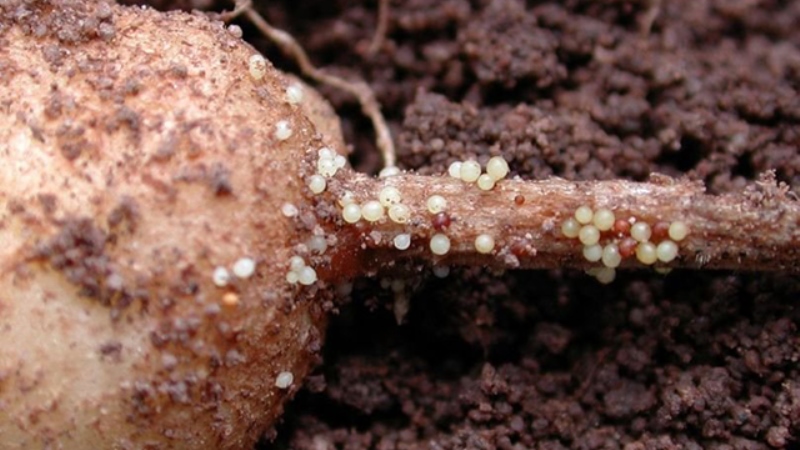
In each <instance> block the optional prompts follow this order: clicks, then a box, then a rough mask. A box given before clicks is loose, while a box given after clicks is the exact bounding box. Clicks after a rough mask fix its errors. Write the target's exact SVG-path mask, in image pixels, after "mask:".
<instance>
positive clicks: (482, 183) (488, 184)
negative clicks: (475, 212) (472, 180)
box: [477, 173, 494, 191]
mask: <svg viewBox="0 0 800 450" xmlns="http://www.w3.org/2000/svg"><path fill="white" fill-rule="evenodd" d="M477 184H478V188H479V189H480V190H482V191H491V190H492V188H494V178H492V177H490V176H489V175H487V174H485V173H484V174H483V175H481V176H479V177H478V183H477Z"/></svg>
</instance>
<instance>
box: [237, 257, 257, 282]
mask: <svg viewBox="0 0 800 450" xmlns="http://www.w3.org/2000/svg"><path fill="white" fill-rule="evenodd" d="M255 272H256V262H255V261H254V260H253V259H252V258H239V259H238V260H237V261H236V262H235V263H234V264H233V274H234V275H236V276H237V277H238V278H250V277H251V276H253V274H254V273H255Z"/></svg>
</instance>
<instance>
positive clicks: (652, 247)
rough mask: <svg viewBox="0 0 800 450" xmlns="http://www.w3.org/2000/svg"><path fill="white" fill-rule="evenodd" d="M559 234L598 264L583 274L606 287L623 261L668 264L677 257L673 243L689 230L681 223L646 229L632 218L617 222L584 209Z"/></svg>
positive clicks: (606, 213) (608, 215) (610, 216)
mask: <svg viewBox="0 0 800 450" xmlns="http://www.w3.org/2000/svg"><path fill="white" fill-rule="evenodd" d="M561 233H562V234H563V235H564V236H565V237H567V238H570V239H578V240H579V241H580V243H581V244H583V257H584V258H585V259H586V260H587V261H589V262H593V263H596V262H601V263H602V266H601V267H596V268H592V269H589V270H588V271H587V272H588V273H589V274H590V275H593V276H594V277H595V278H597V280H598V281H599V282H601V283H603V284H607V283H611V282H612V281H614V278H615V276H616V270H615V269H616V268H617V267H619V265H620V264H621V263H622V261H623V260H624V259H626V258H630V257H632V256H635V257H636V259H637V260H638V261H639V262H640V263H642V264H644V265H647V266H650V265H653V264H655V263H656V262H659V261H660V262H662V263H670V262H672V261H673V260H674V259H675V258H677V256H678V244H677V243H678V242H680V241H682V240H683V239H685V238H686V236H687V235H688V234H689V228H688V227H687V226H686V224H685V223H683V222H681V221H674V222H665V221H660V222H657V223H656V224H655V225H653V226H650V224H649V223H647V222H645V221H643V220H637V218H636V217H629V218H617V217H616V215H615V214H614V212H613V211H611V210H610V209H607V208H601V209H598V210H597V211H594V210H592V208H590V207H589V206H585V205H584V206H580V207H578V208H577V209H576V210H575V214H574V216H573V217H570V218H568V219H567V220H565V221H564V222H563V223H562V224H561Z"/></svg>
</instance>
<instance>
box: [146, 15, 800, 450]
mask: <svg viewBox="0 0 800 450" xmlns="http://www.w3.org/2000/svg"><path fill="white" fill-rule="evenodd" d="M156 3H159V5H158V6H159V7H162V8H169V7H174V6H175V3H176V2H169V1H161V2H156ZM177 3H181V5H180V6H182V7H191V6H195V7H198V6H199V7H208V8H214V7H230V4H217V5H215V4H214V2H213V1H194V2H193V1H190V0H185V1H182V2H177ZM257 3H259V2H257ZM260 3H263V5H261V6H259V9H260V11H262V13H264V14H265V16H266V17H267V18H268V19H269V20H270V21H272V22H273V23H274V24H275V25H277V26H279V27H283V28H285V29H287V30H289V31H290V32H291V33H292V34H294V35H295V36H296V37H297V38H298V40H299V41H300V42H301V43H302V45H303V46H304V47H305V48H306V49H307V50H308V51H309V52H310V54H311V56H312V59H313V60H314V61H315V62H316V63H317V64H319V65H322V66H326V67H328V68H330V69H331V70H334V71H335V72H336V73H339V74H342V75H345V76H359V77H363V78H364V79H366V80H367V81H368V82H369V83H370V84H371V86H372V87H373V88H374V89H375V91H376V94H377V97H378V99H379V100H380V101H381V102H382V104H383V105H384V107H385V112H386V114H387V116H388V118H389V119H390V122H391V125H392V127H393V132H394V135H395V138H396V141H397V143H398V147H399V148H398V153H399V154H398V157H399V165H400V166H401V167H402V168H404V169H409V170H416V171H419V172H422V173H442V172H443V171H444V170H445V168H446V166H447V164H449V162H451V161H453V160H454V159H456V158H458V159H464V158H470V157H474V158H478V159H479V160H481V161H484V162H485V160H486V159H487V158H488V157H489V156H490V155H496V154H502V155H503V156H505V158H506V159H507V160H508V161H509V162H510V165H511V170H512V173H513V174H514V175H519V176H520V177H522V178H526V179H535V178H541V177H547V176H551V175H556V176H560V177H565V178H568V179H581V180H585V179H611V178H620V177H621V178H628V179H635V180H644V179H646V178H647V177H648V175H649V174H650V173H651V172H660V173H665V174H668V175H672V176H687V177H690V178H692V179H698V180H703V181H704V182H706V184H707V186H708V189H709V190H710V191H711V192H714V193H722V192H729V191H734V190H739V189H742V188H743V187H744V186H745V185H746V184H747V183H749V182H752V181H753V180H755V179H756V178H757V177H758V175H759V174H760V173H762V172H763V171H766V170H770V169H774V170H775V171H776V175H777V178H778V179H779V180H781V181H784V182H786V183H788V184H789V186H790V187H791V189H792V192H793V194H791V195H797V193H798V191H800V150H799V148H800V96H798V89H800V27H798V26H797V24H798V23H800V2H798V1H778V0H762V1H750V0H733V1H730V0H706V1H694V0H683V1H663V2H661V1H657V0H652V1H651V0H630V1H620V0H606V1H588V0H587V1H580V0H568V1H565V2H540V1H529V2H524V1H521V0H495V1H489V0H483V1H481V0H474V1H467V0H407V1H399V0H398V1H392V2H391V3H392V8H391V14H390V17H389V34H388V36H387V38H386V42H385V43H384V45H383V47H382V48H381V50H380V51H379V52H378V53H376V54H374V55H370V54H368V48H369V44H370V41H371V39H372V33H373V32H374V30H375V28H376V18H377V11H376V4H377V2H375V1H344V0H340V1H330V2H317V1H310V0H297V1H294V2H260ZM241 25H242V27H243V28H244V30H245V37H246V38H248V39H249V40H250V41H251V42H253V44H254V45H255V46H256V47H257V48H259V49H261V50H262V51H264V52H265V54H267V56H268V57H270V58H271V59H272V60H273V61H275V62H276V64H277V65H278V66H279V67H283V68H284V69H286V70H292V69H293V67H294V66H293V65H292V63H291V62H289V61H286V60H285V59H283V58H282V56H281V55H280V54H279V53H277V52H276V51H275V49H274V48H273V47H272V46H270V45H269V44H268V43H267V42H265V41H264V40H263V39H262V38H260V37H258V36H256V35H255V34H254V31H253V30H252V29H251V28H250V27H248V26H247V24H245V23H242V24H241ZM322 91H323V93H325V94H326V95H327V96H328V98H330V99H331V100H332V102H333V103H334V105H335V106H336V107H337V109H338V110H339V111H340V112H341V114H342V115H343V116H344V127H345V134H346V138H347V139H348V141H349V142H351V143H353V145H354V148H355V150H356V153H355V155H354V157H353V163H354V164H355V165H356V167H358V168H360V169H362V170H365V171H375V170H376V169H377V168H378V164H379V158H378V153H377V151H375V149H374V146H373V144H372V142H371V139H372V137H373V135H372V132H371V131H370V128H369V124H368V122H367V121H366V120H365V119H364V118H363V117H362V116H361V115H360V114H359V111H358V106H357V105H355V104H354V103H353V102H352V99H349V98H347V97H346V96H345V95H343V94H341V93H339V92H334V91H332V90H329V89H326V88H322ZM392 277H394V278H403V279H404V280H406V281H405V282H406V291H405V292H406V293H405V295H406V296H407V297H408V298H409V299H410V311H409V313H408V315H407V316H406V317H405V320H404V323H403V325H400V326H398V325H397V323H396V319H395V315H394V314H393V312H392V310H393V304H394V301H395V298H396V295H395V294H394V293H393V290H392V288H391V282H390V281H391V280H390V279H391V278H392ZM387 280H388V281H387ZM798 299H800V282H799V281H798V278H797V276H796V275H793V274H788V273H770V274H750V273H724V272H715V273H709V272H688V271H676V272H673V273H670V274H668V275H666V276H664V275H660V274H655V273H651V272H648V271H640V272H629V273H620V274H619V276H618V278H617V280H616V281H615V282H614V283H613V284H611V285H610V286H600V285H598V284H597V283H596V282H595V281H594V280H593V279H591V278H589V277H587V276H585V275H583V274H581V273H575V272H572V271H550V272H506V273H504V274H492V273H487V272H486V271H484V270H478V269H458V268H453V269H452V270H451V271H450V274H449V276H447V277H446V278H443V279H440V278H436V277H433V276H432V275H430V274H427V273H426V274H385V275H384V276H383V279H366V280H360V281H359V282H357V283H356V285H355V289H354V292H353V294H352V301H351V302H350V303H349V304H347V305H342V306H341V308H340V309H341V313H340V314H339V315H338V316H337V317H336V318H335V319H334V320H333V323H332V326H331V328H330V330H329V333H328V337H327V343H326V345H325V349H324V364H323V365H322V366H321V367H320V368H319V369H318V371H317V374H316V375H315V376H314V377H312V379H311V380H309V381H308V382H307V385H306V388H305V390H304V391H302V392H301V393H300V394H299V395H298V396H297V398H296V399H295V400H294V401H293V403H292V404H290V405H289V407H288V408H287V412H286V415H285V420H284V422H283V424H282V425H281V426H279V427H278V428H277V429H276V430H275V431H274V433H273V434H272V435H271V436H267V437H265V439H264V442H263V443H262V444H261V446H260V448H264V449H268V448H276V449H289V448H292V449H308V450H312V449H313V450H324V449H334V448H336V449H347V450H356V449H372V448H374V449H381V450H390V449H464V448H469V449H528V448H531V449H548V450H551V449H552V450H555V449H565V448H572V449H616V448H624V449H627V450H639V449H673V448H674V449H678V448H681V449H761V448H798V445H800V444H799V443H798V440H797V439H798V435H800V370H799V368H800V364H799V363H800V361H799V359H800V335H798V325H799V324H800V312H799V311H798V305H797V302H798ZM270 439H275V440H274V441H273V442H271V443H270V442H269V440H270Z"/></svg>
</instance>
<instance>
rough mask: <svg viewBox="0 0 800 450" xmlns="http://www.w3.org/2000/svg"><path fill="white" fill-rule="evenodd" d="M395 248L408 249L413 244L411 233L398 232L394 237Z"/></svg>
mask: <svg viewBox="0 0 800 450" xmlns="http://www.w3.org/2000/svg"><path fill="white" fill-rule="evenodd" d="M393 242H394V248H396V249H398V250H407V249H408V247H410V246H411V235H410V234H406V233H403V234H398V235H397V236H395V237H394V241H393Z"/></svg>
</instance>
